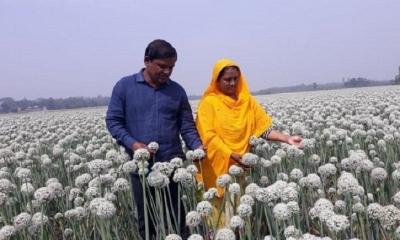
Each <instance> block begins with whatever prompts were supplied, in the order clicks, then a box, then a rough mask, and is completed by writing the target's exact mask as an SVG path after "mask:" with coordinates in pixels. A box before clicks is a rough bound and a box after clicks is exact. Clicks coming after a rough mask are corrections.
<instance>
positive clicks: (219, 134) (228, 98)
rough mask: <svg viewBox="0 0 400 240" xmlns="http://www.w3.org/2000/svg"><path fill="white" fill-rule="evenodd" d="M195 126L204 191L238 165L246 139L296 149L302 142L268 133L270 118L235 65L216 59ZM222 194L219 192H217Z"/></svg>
mask: <svg viewBox="0 0 400 240" xmlns="http://www.w3.org/2000/svg"><path fill="white" fill-rule="evenodd" d="M196 126H197V129H198V132H199V134H200V138H201V140H202V142H203V144H204V146H205V148H206V149H207V156H206V158H205V159H204V160H203V161H202V162H201V172H202V174H201V175H202V178H203V179H202V181H203V182H204V186H205V188H206V189H208V188H210V187H215V181H216V179H217V177H218V176H220V175H222V174H225V173H228V169H229V167H230V166H231V165H232V164H240V165H244V164H243V163H242V159H241V156H242V155H243V154H244V153H246V152H248V151H249V148H250V146H249V138H250V137H251V136H257V137H260V136H263V137H264V138H266V139H268V140H273V141H281V142H285V143H288V144H291V145H294V146H297V147H299V146H300V144H301V141H302V139H301V138H300V137H298V136H288V135H284V134H281V133H279V132H276V131H274V130H272V119H271V117H270V116H269V115H268V114H267V113H266V112H265V110H264V109H263V108H262V107H261V105H260V104H259V103H258V102H257V100H256V99H255V98H254V97H253V96H251V95H250V91H249V88H248V87H247V83H246V80H245V78H244V76H243V74H242V73H241V72H240V68H239V67H238V65H237V64H236V63H234V62H233V61H232V60H229V59H221V60H219V61H218V62H217V63H216V64H215V66H214V70H213V74H212V79H211V83H210V85H209V86H208V88H207V89H206V91H205V92H204V94H203V97H202V99H201V101H200V103H199V106H198V110H197V119H196ZM218 191H219V193H220V194H223V190H222V189H218Z"/></svg>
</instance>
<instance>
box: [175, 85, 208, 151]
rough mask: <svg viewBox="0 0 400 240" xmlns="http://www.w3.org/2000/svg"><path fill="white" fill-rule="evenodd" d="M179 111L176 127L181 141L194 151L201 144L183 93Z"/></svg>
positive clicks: (190, 109) (188, 104)
mask: <svg viewBox="0 0 400 240" xmlns="http://www.w3.org/2000/svg"><path fill="white" fill-rule="evenodd" d="M180 108H181V109H180V111H179V115H178V126H179V130H180V134H181V135H182V138H183V141H185V143H186V145H187V146H188V147H189V149H196V148H200V147H202V146H203V145H202V143H201V140H200V137H199V134H198V133H197V129H196V125H195V124H194V120H193V113H192V108H191V107H190V103H189V100H188V97H187V95H186V93H183V96H182V102H181V104H180Z"/></svg>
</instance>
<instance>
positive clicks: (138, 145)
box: [132, 142, 148, 151]
mask: <svg viewBox="0 0 400 240" xmlns="http://www.w3.org/2000/svg"><path fill="white" fill-rule="evenodd" d="M140 148H146V149H147V145H146V144H144V143H141V142H134V143H133V144H132V150H133V151H136V150H138V149H140ZM147 150H148V149H147Z"/></svg>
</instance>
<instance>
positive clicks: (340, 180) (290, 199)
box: [0, 86, 400, 240]
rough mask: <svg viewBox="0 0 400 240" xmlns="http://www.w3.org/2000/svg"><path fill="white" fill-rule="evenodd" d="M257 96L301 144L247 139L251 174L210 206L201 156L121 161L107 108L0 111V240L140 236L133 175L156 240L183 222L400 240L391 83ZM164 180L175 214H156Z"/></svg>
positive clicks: (138, 156) (280, 233) (270, 234)
mask: <svg viewBox="0 0 400 240" xmlns="http://www.w3.org/2000/svg"><path fill="white" fill-rule="evenodd" d="M257 98H258V99H259V101H260V102H261V104H262V105H263V106H264V107H265V109H266V111H267V112H268V113H269V114H270V115H271V116H272V117H273V119H274V129H276V130H279V131H281V132H286V133H289V134H292V135H300V136H302V137H303V138H304V139H305V140H304V142H303V148H302V149H296V148H293V147H291V146H289V145H287V144H281V143H276V142H270V141H266V140H264V139H260V138H256V137H253V138H251V139H249V143H250V145H251V153H248V154H246V155H244V156H243V160H244V161H245V162H246V163H247V164H248V165H251V166H252V167H251V168H249V169H242V168H240V167H239V166H232V167H231V168H230V169H229V173H227V174H226V175H222V176H220V177H219V178H218V179H217V185H218V186H219V187H221V188H224V189H225V194H224V196H223V200H222V204H221V206H220V207H219V209H216V208H215V207H213V203H214V202H215V198H216V197H217V196H216V195H217V191H216V189H214V188H213V189H209V190H207V191H204V189H203V187H202V184H201V183H198V182H196V173H197V170H198V169H199V168H200V167H201V164H200V165H199V164H194V163H193V161H194V160H196V159H197V158H201V156H202V154H203V153H202V152H201V151H187V152H186V156H187V160H186V161H182V159H178V158H175V159H172V160H171V162H169V163H156V164H152V159H151V157H150V156H149V155H148V153H147V152H146V151H137V152H136V153H135V155H134V157H133V159H131V158H130V157H129V156H128V155H127V154H126V153H124V151H123V149H122V148H120V147H119V146H118V145H117V144H116V143H115V141H114V140H113V139H112V137H111V135H110V134H109V133H108V131H107V129H106V127H105V121H104V117H105V111H106V108H93V109H79V110H68V111H46V112H32V113H24V114H10V115H0V214H1V215H0V240H3V239H18V240H27V239H139V237H138V230H137V223H136V220H135V213H136V210H135V208H134V207H133V202H132V201H133V200H132V194H131V187H130V182H129V174H130V173H131V172H139V174H142V178H143V179H144V181H143V187H144V188H146V189H148V190H150V189H151V190H152V191H154V192H155V194H154V195H155V197H154V198H150V199H146V203H147V206H148V207H147V208H146V212H147V213H148V218H149V219H150V220H151V221H154V223H155V224H156V225H157V226H158V228H157V229H158V232H157V239H162V240H164V239H166V240H179V239H182V238H181V237H180V236H179V235H180V233H179V229H178V228H177V226H179V223H180V222H181V221H184V222H185V223H186V225H187V226H188V227H189V229H190V237H189V238H188V239H190V240H201V239H216V240H231V239H238V240H239V239H242V240H243V239H265V240H267V239H277V240H283V239H291V240H293V239H324V240H328V239H400V87H394V86H388V87H374V88H360V89H345V90H335V91H318V92H306V93H291V94H277V95H268V96H257ZM192 105H193V109H194V112H195V110H196V102H193V103H192ZM151 147H154V148H156V147H157V144H156V143H152V145H151ZM200 163H201V161H200ZM149 165H150V166H152V167H151V168H149ZM143 173H148V174H147V175H144V174H143ZM170 181H175V182H177V183H179V188H180V189H179V191H180V194H181V195H182V196H181V199H182V201H183V205H184V209H182V211H186V212H187V215H186V218H185V219H179V217H178V216H176V217H175V216H174V217H173V218H169V217H166V218H165V217H164V215H166V214H165V211H168V203H167V202H168V201H166V200H167V199H168V193H169V188H168V183H169V182H170ZM166 206H167V207H166ZM218 219H219V220H220V221H218Z"/></svg>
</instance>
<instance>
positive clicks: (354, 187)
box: [337, 172, 360, 195]
mask: <svg viewBox="0 0 400 240" xmlns="http://www.w3.org/2000/svg"><path fill="white" fill-rule="evenodd" d="M337 189H338V193H339V194H344V195H346V194H350V195H357V194H359V193H360V186H359V184H358V180H357V179H356V178H355V177H354V176H353V174H351V173H348V172H342V174H341V175H340V177H339V178H338V180H337Z"/></svg>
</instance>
